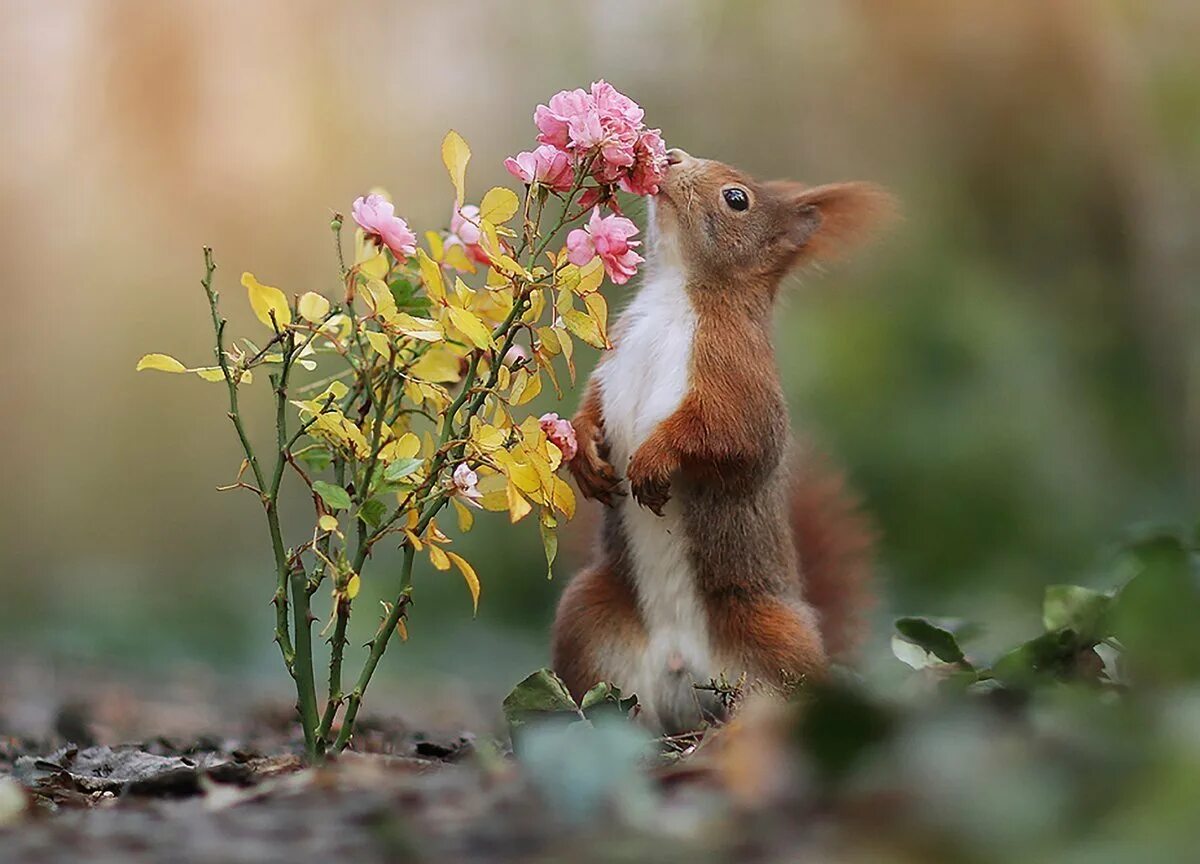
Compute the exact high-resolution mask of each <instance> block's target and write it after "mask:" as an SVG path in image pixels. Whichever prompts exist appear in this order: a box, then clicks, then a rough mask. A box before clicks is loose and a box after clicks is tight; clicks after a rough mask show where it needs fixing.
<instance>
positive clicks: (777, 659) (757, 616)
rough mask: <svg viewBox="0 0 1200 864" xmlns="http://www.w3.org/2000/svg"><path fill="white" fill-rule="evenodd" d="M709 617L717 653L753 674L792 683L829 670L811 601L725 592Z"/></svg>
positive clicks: (786, 684) (712, 606)
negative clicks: (808, 602) (736, 594)
mask: <svg viewBox="0 0 1200 864" xmlns="http://www.w3.org/2000/svg"><path fill="white" fill-rule="evenodd" d="M709 620H710V625H711V627H712V631H713V639H714V642H715V643H716V650H717V653H718V655H719V656H721V657H722V658H728V661H727V662H728V665H729V666H730V668H733V669H738V670H744V671H745V672H747V673H748V674H749V676H750V678H751V679H752V680H753V679H759V680H762V681H766V682H769V683H771V684H774V685H782V686H791V685H795V684H798V683H800V682H802V681H803V680H805V679H813V678H820V677H822V676H823V675H824V674H825V671H826V668H827V665H828V660H827V657H826V653H825V646H824V644H823V642H822V640H821V632H820V630H819V628H818V626H817V616H816V613H815V612H814V610H813V609H812V607H811V606H809V605H808V604H807V603H804V602H802V601H799V600H794V599H791V598H787V597H774V596H770V595H764V596H749V597H737V598H729V597H726V598H723V599H722V601H721V602H720V603H719V604H710V608H709Z"/></svg>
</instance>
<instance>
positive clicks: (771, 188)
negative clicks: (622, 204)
mask: <svg viewBox="0 0 1200 864" xmlns="http://www.w3.org/2000/svg"><path fill="white" fill-rule="evenodd" d="M667 159H668V162H669V163H670V167H669V169H668V171H667V176H666V179H665V180H664V181H663V183H662V184H661V185H660V187H659V194H658V198H657V201H656V205H655V227H656V229H657V232H658V238H659V243H660V244H661V245H662V246H663V247H666V248H670V249H672V251H674V250H677V251H678V256H679V258H680V263H681V264H682V265H683V266H684V267H685V269H686V271H687V274H688V276H689V277H690V278H692V279H694V280H697V281H699V282H701V283H707V284H727V283H728V282H729V279H730V277H733V278H737V277H739V276H741V277H747V278H749V279H751V280H753V281H755V282H759V283H763V284H766V285H769V286H770V288H771V290H772V293H773V291H774V286H775V285H776V284H777V283H778V281H779V279H780V278H781V277H782V276H783V275H784V274H785V273H787V271H789V270H791V269H792V268H793V267H797V266H800V265H803V264H808V263H814V262H820V261H829V260H831V259H836V258H838V257H840V256H842V255H844V254H845V253H846V252H847V251H849V250H850V249H851V248H853V247H854V246H856V245H858V244H859V243H860V242H862V241H863V240H864V239H866V238H867V237H869V236H870V235H871V234H872V233H873V232H874V231H875V230H876V229H877V228H879V227H880V225H881V224H882V223H883V222H884V221H885V220H886V219H887V218H888V217H889V215H890V214H891V213H893V212H894V210H895V205H894V202H893V199H892V197H891V195H889V194H888V193H887V192H885V191H884V190H882V189H880V188H879V187H877V186H873V185H871V184H869V183H832V184H829V185H826V186H805V185H803V184H801V183H795V182H793V181H790V180H773V181H769V182H763V183H760V182H758V181H756V180H754V179H753V178H751V177H748V176H747V175H745V174H743V173H742V172H741V171H738V170H737V169H736V168H732V167H730V166H729V165H725V164H723V163H721V162H714V161H712V160H709V159H697V158H695V157H693V156H690V155H689V154H687V153H685V152H684V151H682V150H678V149H672V150H669V151H667Z"/></svg>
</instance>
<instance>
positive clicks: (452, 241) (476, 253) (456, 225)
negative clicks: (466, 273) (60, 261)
mask: <svg viewBox="0 0 1200 864" xmlns="http://www.w3.org/2000/svg"><path fill="white" fill-rule="evenodd" d="M482 237H483V230H482V229H481V228H480V227H479V208H478V207H476V206H475V205H474V204H464V205H463V206H462V207H460V208H458V209H457V210H455V211H454V212H453V213H451V214H450V236H448V237H447V238H446V246H462V247H463V248H464V249H465V250H466V253H467V257H469V258H470V259H471V260H472V261H474V262H476V263H477V264H485V265H486V264H491V263H492V259H491V258H489V257H488V254H487V252H485V251H484V249H483V246H481V245H480V244H479V241H480V239H481V238H482Z"/></svg>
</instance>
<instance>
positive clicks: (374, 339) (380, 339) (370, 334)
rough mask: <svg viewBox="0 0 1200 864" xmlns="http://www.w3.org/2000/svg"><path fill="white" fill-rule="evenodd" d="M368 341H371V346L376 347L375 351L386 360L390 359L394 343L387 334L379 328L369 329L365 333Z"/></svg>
mask: <svg viewBox="0 0 1200 864" xmlns="http://www.w3.org/2000/svg"><path fill="white" fill-rule="evenodd" d="M363 335H364V336H366V337H367V341H368V342H369V343H371V347H372V348H374V349H375V353H376V354H378V355H379V356H380V357H382V358H383V359H384V360H390V359H391V357H392V344H391V342H389V341H388V338H387V334H385V333H380V332H379V331H378V330H367V331H366V332H365V333H364V334H363Z"/></svg>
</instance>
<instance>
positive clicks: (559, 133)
mask: <svg viewBox="0 0 1200 864" xmlns="http://www.w3.org/2000/svg"><path fill="white" fill-rule="evenodd" d="M533 122H534V125H536V126H537V128H538V132H540V133H541V134H540V135H538V141H539V142H541V143H542V144H550V145H552V146H554V147H557V148H558V149H559V150H566V149H567V146H568V145H574V146H576V147H582V148H583V149H585V150H586V149H588V148H589V147H592V146H594V145H595V144H597V143H599V135H600V115H599V112H597V110H596V102H595V100H594V99H593V98H592V97H591V95H590V94H589V93H588V92H587V91H585V90H562V91H559V92H558V93H555V94H554V95H553V96H551V97H550V104H549V105H539V106H537V110H535V111H534V112H533ZM593 135H594V136H596V140H595V141H592V140H591V138H592V136H593Z"/></svg>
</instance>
